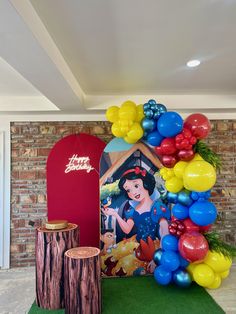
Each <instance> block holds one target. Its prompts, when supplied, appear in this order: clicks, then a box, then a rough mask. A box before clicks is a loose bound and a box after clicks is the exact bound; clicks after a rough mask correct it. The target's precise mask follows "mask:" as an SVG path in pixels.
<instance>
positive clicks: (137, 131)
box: [127, 122, 143, 142]
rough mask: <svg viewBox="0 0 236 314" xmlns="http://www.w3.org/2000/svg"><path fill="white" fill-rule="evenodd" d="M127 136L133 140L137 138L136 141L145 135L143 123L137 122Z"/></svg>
mask: <svg viewBox="0 0 236 314" xmlns="http://www.w3.org/2000/svg"><path fill="white" fill-rule="evenodd" d="M127 136H128V137H129V138H130V139H133V140H135V139H136V142H137V141H138V140H139V139H140V138H141V137H143V129H142V127H141V125H140V124H139V123H137V122H135V123H134V124H133V125H132V127H131V129H130V130H129V132H128V133H127Z"/></svg>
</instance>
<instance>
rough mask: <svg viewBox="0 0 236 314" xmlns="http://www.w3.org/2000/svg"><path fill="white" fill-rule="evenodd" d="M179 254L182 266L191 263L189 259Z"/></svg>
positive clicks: (184, 266)
mask: <svg viewBox="0 0 236 314" xmlns="http://www.w3.org/2000/svg"><path fill="white" fill-rule="evenodd" d="M178 256H179V261H180V267H182V268H186V267H188V265H189V264H190V263H189V261H187V260H186V259H185V258H183V257H182V256H181V255H180V254H178Z"/></svg>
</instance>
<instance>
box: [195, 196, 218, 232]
mask: <svg viewBox="0 0 236 314" xmlns="http://www.w3.org/2000/svg"><path fill="white" fill-rule="evenodd" d="M189 216H190V218H191V220H192V221H193V222H194V223H195V224H197V225H199V226H207V225H209V224H212V223H213V222H214V221H215V220H216V217H217V209H216V207H215V205H214V204H213V203H211V202H208V201H206V200H200V201H197V202H194V203H193V205H191V207H190V208H189Z"/></svg>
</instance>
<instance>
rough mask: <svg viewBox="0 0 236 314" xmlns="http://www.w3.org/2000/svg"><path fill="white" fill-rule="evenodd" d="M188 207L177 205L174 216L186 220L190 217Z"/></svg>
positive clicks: (174, 207)
mask: <svg viewBox="0 0 236 314" xmlns="http://www.w3.org/2000/svg"><path fill="white" fill-rule="evenodd" d="M188 212H189V210H188V207H187V206H184V205H181V204H179V203H177V204H176V205H174V206H173V208H172V213H173V215H174V216H175V217H176V218H178V219H185V218H187V217H188Z"/></svg>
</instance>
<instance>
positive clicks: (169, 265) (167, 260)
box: [161, 251, 180, 271]
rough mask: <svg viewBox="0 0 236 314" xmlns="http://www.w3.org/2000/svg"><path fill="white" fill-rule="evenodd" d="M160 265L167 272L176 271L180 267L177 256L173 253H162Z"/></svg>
mask: <svg viewBox="0 0 236 314" xmlns="http://www.w3.org/2000/svg"><path fill="white" fill-rule="evenodd" d="M161 265H162V266H164V267H165V268H166V269H168V270H171V271H174V270H176V269H177V268H179V266H180V260H179V256H178V254H177V253H175V252H173V251H166V252H163V253H162V255H161Z"/></svg>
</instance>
